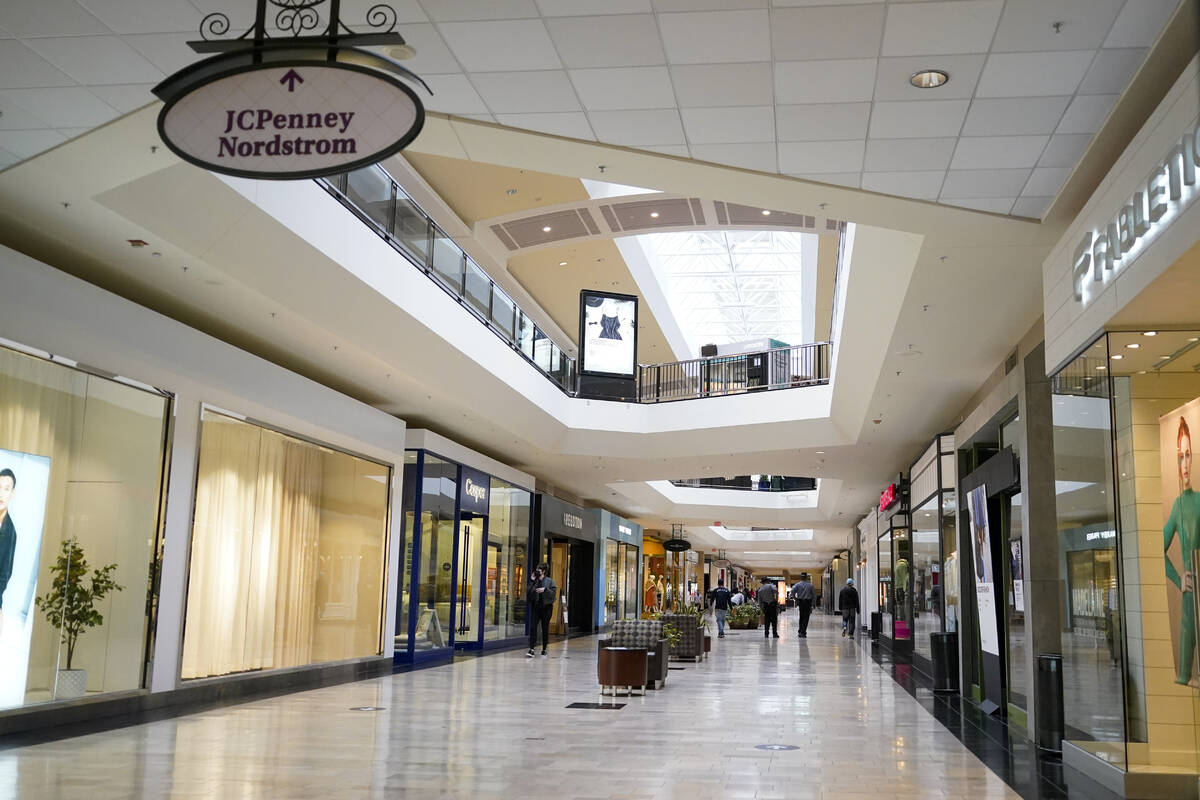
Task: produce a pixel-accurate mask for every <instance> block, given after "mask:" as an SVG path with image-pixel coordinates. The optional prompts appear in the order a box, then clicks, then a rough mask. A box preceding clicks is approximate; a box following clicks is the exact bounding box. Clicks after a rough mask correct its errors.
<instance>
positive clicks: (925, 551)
mask: <svg viewBox="0 0 1200 800" xmlns="http://www.w3.org/2000/svg"><path fill="white" fill-rule="evenodd" d="M940 499H941V498H940V497H939V496H938V495H934V496H933V497H931V498H929V500H928V501H927V502H926V503H925V504H924V505H922V506H921V507H920V508H918V509H917V510H916V511H915V512H914V513H913V518H912V525H913V528H912V556H913V557H912V573H913V577H912V582H913V588H912V593H913V602H912V606H913V630H914V636H913V650H914V651H915V652H917V653H920V654H921V655H922V656H924V657H925V658H926V659H930V660H932V658H933V655H932V652H931V650H930V634H933V633H937V632H939V631H941V630H942V597H941V594H942V563H941V541H940V535H941V533H940V530H939V528H938V510H939V506H940V505H941V503H940Z"/></svg>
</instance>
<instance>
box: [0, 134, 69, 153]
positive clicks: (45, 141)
mask: <svg viewBox="0 0 1200 800" xmlns="http://www.w3.org/2000/svg"><path fill="white" fill-rule="evenodd" d="M66 140H67V137H66V136H64V135H62V134H61V133H59V132H58V131H52V130H39V131H0V147H2V148H4V149H5V150H7V151H8V152H10V153H12V154H13V155H15V156H17V157H18V158H29V157H30V156H32V155H35V154H37V153H40V152H42V151H43V150H48V149H50V148H51V147H54V146H55V145H59V144H62V143H63V142H65V141H66Z"/></svg>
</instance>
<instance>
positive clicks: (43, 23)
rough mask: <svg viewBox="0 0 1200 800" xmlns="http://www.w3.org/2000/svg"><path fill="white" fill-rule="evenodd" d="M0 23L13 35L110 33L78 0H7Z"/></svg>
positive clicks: (0, 9) (1, 11) (0, 10)
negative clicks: (81, 6) (76, 0)
mask: <svg viewBox="0 0 1200 800" xmlns="http://www.w3.org/2000/svg"><path fill="white" fill-rule="evenodd" d="M0 25H3V26H4V29H5V30H6V31H8V32H10V33H11V34H12V35H13V36H17V37H24V36H88V35H92V34H102V33H110V32H111V31H109V29H108V28H106V27H105V26H104V23H102V22H101V21H100V20H98V19H96V18H95V17H94V16H92V15H91V14H89V13H88V12H86V11H84V10H83V9H82V8H80V7H79V4H78V3H76V2H75V0H4V2H2V3H0Z"/></svg>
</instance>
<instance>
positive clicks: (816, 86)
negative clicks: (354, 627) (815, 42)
mask: <svg viewBox="0 0 1200 800" xmlns="http://www.w3.org/2000/svg"><path fill="white" fill-rule="evenodd" d="M875 63H876V59H874V58H853V59H846V60H837V61H780V62H777V63H776V64H775V102H776V103H780V104H783V105H786V104H789V103H853V102H858V101H862V100H870V99H871V95H872V93H873V92H874V90H875ZM833 76H836V79H832V77H833Z"/></svg>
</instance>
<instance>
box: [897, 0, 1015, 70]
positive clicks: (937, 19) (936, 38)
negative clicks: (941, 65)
mask: <svg viewBox="0 0 1200 800" xmlns="http://www.w3.org/2000/svg"><path fill="white" fill-rule="evenodd" d="M1003 7H1004V2H1003V0H965V1H964V2H951V3H903V4H901V3H889V4H888V14H887V24H886V25H885V26H884V30H883V55H885V56H920V55H935V54H939V53H984V52H987V49H988V45H989V44H990V43H991V41H992V34H993V33H995V31H996V25H997V23H998V22H999V21H1000V10H1001V9H1002V8H1003Z"/></svg>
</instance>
